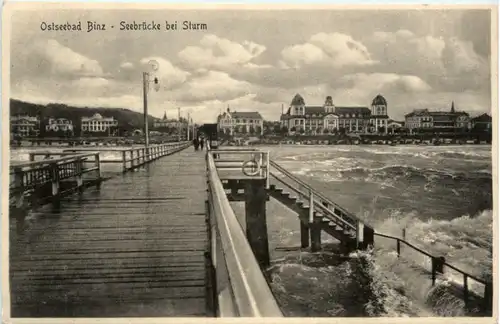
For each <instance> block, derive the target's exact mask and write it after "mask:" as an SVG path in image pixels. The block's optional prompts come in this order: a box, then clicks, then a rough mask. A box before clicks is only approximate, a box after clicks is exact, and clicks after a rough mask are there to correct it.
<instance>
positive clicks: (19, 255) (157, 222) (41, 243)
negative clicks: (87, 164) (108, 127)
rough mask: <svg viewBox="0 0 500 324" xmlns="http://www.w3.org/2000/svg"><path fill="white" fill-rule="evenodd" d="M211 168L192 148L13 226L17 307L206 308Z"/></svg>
mask: <svg viewBox="0 0 500 324" xmlns="http://www.w3.org/2000/svg"><path fill="white" fill-rule="evenodd" d="M205 168H206V166H205V160H204V155H203V153H202V152H192V151H191V150H190V149H188V150H184V151H182V152H180V153H177V154H174V155H171V156H167V157H164V158H162V159H159V160H158V161H155V162H153V163H151V164H149V165H146V166H145V168H143V169H139V170H137V171H136V172H132V173H128V174H125V175H123V176H121V175H120V176H117V177H115V178H112V179H110V180H108V181H106V182H104V183H103V184H102V185H101V187H100V188H99V189H93V188H92V189H88V190H87V191H85V192H83V193H82V194H81V195H73V196H71V197H67V198H66V199H64V200H63V201H62V203H61V207H60V209H58V210H56V209H54V208H52V207H51V206H44V207H43V208H41V209H40V210H38V211H37V212H36V213H34V214H32V215H30V216H29V217H28V218H27V220H26V224H27V225H26V229H25V231H24V232H23V233H19V234H18V233H16V232H15V229H14V228H15V226H11V231H10V232H11V241H10V277H11V281H10V289H11V292H12V297H11V304H12V309H11V316H13V317H31V316H36V317H38V316H40V317H73V316H74V317H115V316H118V317H123V316H134V317H135V316H137V317H141V316H148V317H149V316H208V311H207V309H206V305H207V302H206V284H207V283H206V270H205V269H206V268H205V257H204V253H205V251H206V250H207V247H208V236H207V226H206V222H205V199H206V172H205Z"/></svg>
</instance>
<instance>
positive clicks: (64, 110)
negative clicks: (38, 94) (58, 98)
mask: <svg viewBox="0 0 500 324" xmlns="http://www.w3.org/2000/svg"><path fill="white" fill-rule="evenodd" d="M96 113H98V114H101V115H102V116H103V117H114V118H115V119H116V120H117V121H118V127H117V131H118V134H119V135H123V134H124V133H127V132H129V133H131V132H133V131H134V130H135V129H142V128H143V125H144V117H143V114H141V113H138V112H135V111H132V110H129V109H125V108H102V107H74V106H68V105H65V104H57V103H50V104H47V105H40V104H34V103H29V102H24V101H21V100H17V99H10V115H11V116H15V115H29V116H32V117H35V116H38V118H39V119H40V136H44V135H46V134H45V125H47V123H48V120H49V118H66V119H68V120H71V121H72V123H73V127H74V134H73V136H81V134H80V132H81V118H82V117H91V116H93V115H94V114H96ZM154 120H155V118H154V117H152V116H148V121H149V124H150V125H152V124H153V122H154Z"/></svg>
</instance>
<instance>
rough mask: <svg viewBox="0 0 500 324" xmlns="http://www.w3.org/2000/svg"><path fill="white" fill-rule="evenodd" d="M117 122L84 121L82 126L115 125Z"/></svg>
mask: <svg viewBox="0 0 500 324" xmlns="http://www.w3.org/2000/svg"><path fill="white" fill-rule="evenodd" d="M116 123H117V121H116V120H109V121H108V120H106V121H97V120H92V121H82V125H84V124H87V125H113V124H116Z"/></svg>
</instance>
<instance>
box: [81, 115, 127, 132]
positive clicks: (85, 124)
mask: <svg viewBox="0 0 500 324" xmlns="http://www.w3.org/2000/svg"><path fill="white" fill-rule="evenodd" d="M81 121H82V132H88V133H102V132H108V133H110V132H111V128H112V127H116V126H118V121H117V120H116V119H115V118H114V117H103V116H102V115H101V114H94V115H93V116H91V117H82V119H81Z"/></svg>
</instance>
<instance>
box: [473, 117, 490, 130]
mask: <svg viewBox="0 0 500 324" xmlns="http://www.w3.org/2000/svg"><path fill="white" fill-rule="evenodd" d="M491 122H492V118H491V116H490V115H488V114H486V113H485V114H481V115H479V116H477V117H474V118H471V119H470V121H469V125H468V126H469V128H470V129H480V130H489V131H491Z"/></svg>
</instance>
